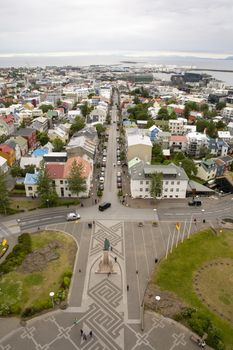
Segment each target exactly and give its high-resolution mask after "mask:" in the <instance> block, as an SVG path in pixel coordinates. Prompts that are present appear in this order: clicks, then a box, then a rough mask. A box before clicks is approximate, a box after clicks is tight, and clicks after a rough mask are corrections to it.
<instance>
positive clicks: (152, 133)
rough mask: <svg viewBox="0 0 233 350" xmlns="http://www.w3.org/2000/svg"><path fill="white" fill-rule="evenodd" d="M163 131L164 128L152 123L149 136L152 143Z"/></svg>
mask: <svg viewBox="0 0 233 350" xmlns="http://www.w3.org/2000/svg"><path fill="white" fill-rule="evenodd" d="M161 131H162V130H161V129H160V128H158V127H157V126H155V125H152V126H151V127H150V128H149V133H148V136H149V138H150V140H151V142H152V143H153V142H154V141H155V140H156V139H157V136H158V133H159V132H161Z"/></svg>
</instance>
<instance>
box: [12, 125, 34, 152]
mask: <svg viewBox="0 0 233 350" xmlns="http://www.w3.org/2000/svg"><path fill="white" fill-rule="evenodd" d="M15 136H22V137H23V138H25V139H26V140H27V143H28V148H29V149H31V148H34V147H35V146H36V143H37V141H36V130H33V129H31V128H20V129H19V130H17V131H16V132H15Z"/></svg>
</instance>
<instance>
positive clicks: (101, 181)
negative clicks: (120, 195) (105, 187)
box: [99, 176, 104, 184]
mask: <svg viewBox="0 0 233 350" xmlns="http://www.w3.org/2000/svg"><path fill="white" fill-rule="evenodd" d="M99 182H100V183H101V184H103V183H104V177H103V176H100V178H99Z"/></svg>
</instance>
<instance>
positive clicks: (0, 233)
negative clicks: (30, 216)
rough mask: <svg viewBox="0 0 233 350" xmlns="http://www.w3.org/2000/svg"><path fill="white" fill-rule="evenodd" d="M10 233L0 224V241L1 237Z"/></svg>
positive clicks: (10, 233)
mask: <svg viewBox="0 0 233 350" xmlns="http://www.w3.org/2000/svg"><path fill="white" fill-rule="evenodd" d="M11 235H12V232H11V231H10V230H9V229H8V228H7V227H6V226H4V225H3V224H0V241H2V239H3V238H6V237H9V236H11Z"/></svg>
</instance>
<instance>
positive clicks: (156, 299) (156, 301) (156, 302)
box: [155, 295, 161, 311]
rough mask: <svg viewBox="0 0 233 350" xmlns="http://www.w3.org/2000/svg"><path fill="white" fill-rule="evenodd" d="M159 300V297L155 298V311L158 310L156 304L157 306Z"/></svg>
mask: <svg viewBox="0 0 233 350" xmlns="http://www.w3.org/2000/svg"><path fill="white" fill-rule="evenodd" d="M160 299H161V297H160V295H156V296H155V309H156V311H157V310H158V304H159V301H160Z"/></svg>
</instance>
